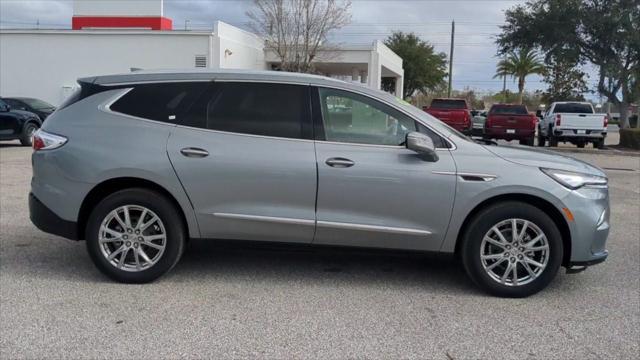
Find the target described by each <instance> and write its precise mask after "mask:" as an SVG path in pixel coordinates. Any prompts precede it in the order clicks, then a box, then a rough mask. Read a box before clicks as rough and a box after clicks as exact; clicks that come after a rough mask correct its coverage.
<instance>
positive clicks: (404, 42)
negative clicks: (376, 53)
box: [382, 31, 447, 98]
mask: <svg viewBox="0 0 640 360" xmlns="http://www.w3.org/2000/svg"><path fill="white" fill-rule="evenodd" d="M385 45H387V46H388V47H389V48H390V49H391V50H393V52H395V53H396V54H398V56H400V57H401V58H402V61H403V63H402V67H403V68H404V87H403V91H404V92H403V94H404V97H405V98H409V97H411V96H412V95H414V93H415V92H420V93H423V94H424V93H426V92H428V91H430V90H434V89H436V88H437V87H438V86H440V85H442V84H444V79H445V78H446V76H447V70H446V66H447V61H446V58H447V56H446V55H445V54H444V53H436V52H435V50H434V49H433V46H432V45H430V44H429V43H427V42H425V41H423V40H421V39H420V38H419V37H418V36H417V35H415V34H413V33H403V32H401V31H394V32H393V34H392V35H391V36H389V37H388V38H387V40H385ZM382 88H383V89H384V90H386V91H393V90H394V89H395V82H394V81H393V80H392V79H383V82H382Z"/></svg>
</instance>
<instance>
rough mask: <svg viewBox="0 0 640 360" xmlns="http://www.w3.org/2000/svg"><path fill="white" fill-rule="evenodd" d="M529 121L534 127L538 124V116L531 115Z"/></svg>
mask: <svg viewBox="0 0 640 360" xmlns="http://www.w3.org/2000/svg"><path fill="white" fill-rule="evenodd" d="M531 122H533V128H534V129H535V127H536V125H538V117H537V116H535V115H531Z"/></svg>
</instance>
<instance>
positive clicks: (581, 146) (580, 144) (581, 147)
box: [576, 141, 585, 149]
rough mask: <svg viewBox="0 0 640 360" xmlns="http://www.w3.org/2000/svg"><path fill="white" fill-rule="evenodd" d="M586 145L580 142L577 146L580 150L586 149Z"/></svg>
mask: <svg viewBox="0 0 640 360" xmlns="http://www.w3.org/2000/svg"><path fill="white" fill-rule="evenodd" d="M584 145H585V144H584V141H580V142H578V143H577V144H576V146H577V147H578V148H579V149H584Z"/></svg>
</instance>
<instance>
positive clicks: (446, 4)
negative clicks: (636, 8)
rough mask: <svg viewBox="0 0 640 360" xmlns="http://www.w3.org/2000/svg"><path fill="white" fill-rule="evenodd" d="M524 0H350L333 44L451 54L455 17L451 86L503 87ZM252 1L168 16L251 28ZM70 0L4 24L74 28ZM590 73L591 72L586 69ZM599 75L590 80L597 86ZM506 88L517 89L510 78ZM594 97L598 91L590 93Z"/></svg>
mask: <svg viewBox="0 0 640 360" xmlns="http://www.w3.org/2000/svg"><path fill="white" fill-rule="evenodd" d="M113 1H126V0H113ZM520 3H524V1H523V0H352V6H351V15H352V20H351V23H350V25H348V26H346V27H344V28H342V29H340V30H337V31H334V32H333V33H332V34H331V37H330V41H331V42H333V43H335V44H342V45H350V44H365V43H371V42H373V41H374V40H378V39H379V40H384V39H385V38H386V37H387V36H389V35H390V34H391V32H392V31H394V30H401V31H405V32H414V33H416V34H417V35H418V36H420V37H421V38H422V39H423V40H426V41H428V42H430V43H431V44H433V45H434V47H435V49H436V51H439V52H444V53H445V54H449V43H450V36H451V35H450V31H451V21H455V22H456V30H455V34H456V36H455V44H456V45H455V48H454V61H453V88H454V89H456V90H463V89H464V88H471V89H474V90H476V91H478V92H480V93H486V92H488V91H500V90H502V80H501V79H493V75H494V74H495V66H496V62H497V58H496V52H497V47H496V45H495V43H494V39H495V36H496V35H497V34H498V33H499V32H500V28H499V26H500V25H501V24H503V22H504V11H505V10H507V9H509V8H510V7H513V6H515V5H517V4H520ZM252 7H253V1H252V0H165V1H164V16H166V17H168V18H171V19H172V20H173V25H174V29H184V28H185V22H186V27H187V28H188V29H191V30H202V29H211V28H212V26H213V25H212V24H213V22H215V21H217V20H220V21H224V22H226V23H229V24H232V25H235V26H238V27H241V28H245V29H248V21H249V19H248V18H247V16H246V14H245V13H246V11H247V10H249V9H251V8H252ZM72 15H73V1H72V0H37V1H36V0H0V27H2V28H16V27H17V28H23V27H29V28H33V27H36V24H39V25H38V26H39V27H40V28H70V27H71V17H72ZM588 72H591V71H588ZM595 80H596V78H595V76H593V75H592V76H591V77H590V79H589V85H590V87H594V86H595V83H594V82H595ZM507 88H509V89H510V90H512V91H517V86H516V83H515V82H514V81H513V80H511V79H507ZM526 88H527V90H536V89H544V88H546V84H545V83H544V82H542V79H541V78H540V77H538V76H531V77H529V78H527V86H526ZM590 97H591V98H595V96H590Z"/></svg>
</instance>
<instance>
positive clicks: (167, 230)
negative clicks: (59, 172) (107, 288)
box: [86, 189, 185, 283]
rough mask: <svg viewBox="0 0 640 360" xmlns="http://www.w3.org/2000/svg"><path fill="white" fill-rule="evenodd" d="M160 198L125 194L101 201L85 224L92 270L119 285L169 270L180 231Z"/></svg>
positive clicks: (137, 192) (140, 192)
mask: <svg viewBox="0 0 640 360" xmlns="http://www.w3.org/2000/svg"><path fill="white" fill-rule="evenodd" d="M180 219H181V216H180V214H179V213H178V211H177V209H176V208H175V206H174V205H173V204H172V203H171V201H169V200H168V199H167V198H166V197H164V196H163V195H162V194H159V193H157V192H155V191H151V190H147V189H126V190H121V191H118V192H115V193H113V194H111V195H109V196H108V197H106V198H105V199H104V200H102V201H101V202H100V203H99V204H98V205H97V206H96V207H95V209H94V210H93V211H92V212H91V215H90V217H89V221H88V223H87V230H86V231H87V233H86V239H87V250H88V251H89V255H90V256H91V259H92V260H93V262H94V264H95V265H96V266H97V267H98V269H99V270H100V271H101V272H102V273H104V274H105V275H107V276H108V277H110V278H112V279H114V280H116V281H120V282H124V283H146V282H150V281H153V280H155V279H156V278H158V277H160V276H161V275H163V274H165V273H166V272H168V271H169V270H171V268H173V267H174V266H175V265H176V264H177V262H178V260H179V259H180V257H181V256H182V252H183V250H184V243H185V229H184V226H183V224H182V221H181V220H180Z"/></svg>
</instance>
